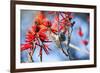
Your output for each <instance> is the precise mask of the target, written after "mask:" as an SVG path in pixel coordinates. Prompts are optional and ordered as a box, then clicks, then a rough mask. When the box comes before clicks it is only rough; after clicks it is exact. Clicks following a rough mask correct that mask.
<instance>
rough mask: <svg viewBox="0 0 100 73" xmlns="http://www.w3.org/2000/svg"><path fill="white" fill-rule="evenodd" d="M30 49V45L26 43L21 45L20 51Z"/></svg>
mask: <svg viewBox="0 0 100 73" xmlns="http://www.w3.org/2000/svg"><path fill="white" fill-rule="evenodd" d="M29 48H32V45H31V44H29V43H27V44H21V51H23V50H26V49H29Z"/></svg>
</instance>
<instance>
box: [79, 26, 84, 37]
mask: <svg viewBox="0 0 100 73" xmlns="http://www.w3.org/2000/svg"><path fill="white" fill-rule="evenodd" d="M78 35H79V36H80V37H82V36H83V32H82V28H81V27H79V29H78Z"/></svg>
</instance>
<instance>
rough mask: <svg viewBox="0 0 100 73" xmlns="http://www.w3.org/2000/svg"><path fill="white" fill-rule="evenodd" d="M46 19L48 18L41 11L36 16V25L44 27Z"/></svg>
mask: <svg viewBox="0 0 100 73" xmlns="http://www.w3.org/2000/svg"><path fill="white" fill-rule="evenodd" d="M45 18H46V16H45V13H44V12H43V11H40V12H38V14H37V16H36V19H35V23H36V24H38V25H42V24H43V22H44V20H45Z"/></svg>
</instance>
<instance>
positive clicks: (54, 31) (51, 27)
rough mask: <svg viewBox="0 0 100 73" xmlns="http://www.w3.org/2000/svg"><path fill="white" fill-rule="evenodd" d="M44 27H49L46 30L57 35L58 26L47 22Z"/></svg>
mask: <svg viewBox="0 0 100 73" xmlns="http://www.w3.org/2000/svg"><path fill="white" fill-rule="evenodd" d="M43 25H44V26H46V27H47V28H45V30H46V31H50V32H53V33H54V34H56V32H57V24H52V23H51V22H50V21H49V20H46V21H45V22H44V24H43Z"/></svg>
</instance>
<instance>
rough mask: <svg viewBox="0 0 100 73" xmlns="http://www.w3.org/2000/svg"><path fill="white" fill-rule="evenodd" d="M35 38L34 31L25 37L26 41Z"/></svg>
mask: <svg viewBox="0 0 100 73" xmlns="http://www.w3.org/2000/svg"><path fill="white" fill-rule="evenodd" d="M33 40H35V36H34V34H33V33H32V32H30V31H29V32H28V33H27V34H26V39H25V42H32V41H33Z"/></svg>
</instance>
